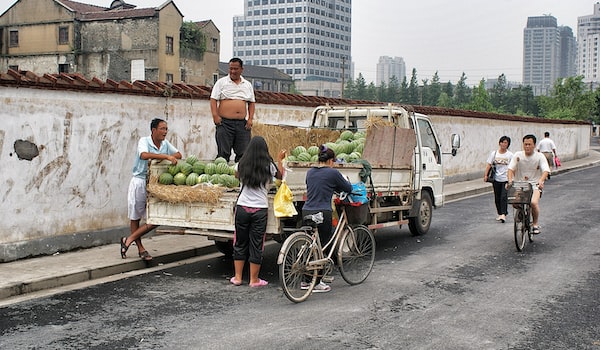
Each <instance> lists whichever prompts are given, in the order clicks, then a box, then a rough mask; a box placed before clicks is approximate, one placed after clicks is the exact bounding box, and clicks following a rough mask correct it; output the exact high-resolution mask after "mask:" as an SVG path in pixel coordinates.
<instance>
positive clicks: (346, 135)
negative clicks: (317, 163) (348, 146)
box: [340, 130, 354, 140]
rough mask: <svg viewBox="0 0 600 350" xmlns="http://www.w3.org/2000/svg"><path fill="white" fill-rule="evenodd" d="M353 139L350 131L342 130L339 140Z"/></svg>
mask: <svg viewBox="0 0 600 350" xmlns="http://www.w3.org/2000/svg"><path fill="white" fill-rule="evenodd" d="M353 138H354V133H352V131H350V130H344V131H342V133H341V134H340V139H342V140H352V139H353Z"/></svg>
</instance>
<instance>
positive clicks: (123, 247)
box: [121, 237, 129, 259]
mask: <svg viewBox="0 0 600 350" xmlns="http://www.w3.org/2000/svg"><path fill="white" fill-rule="evenodd" d="M127 249H129V247H128V246H127V238H126V237H121V259H125V258H127Z"/></svg>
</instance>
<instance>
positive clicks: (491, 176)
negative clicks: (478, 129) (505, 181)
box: [486, 152, 496, 182]
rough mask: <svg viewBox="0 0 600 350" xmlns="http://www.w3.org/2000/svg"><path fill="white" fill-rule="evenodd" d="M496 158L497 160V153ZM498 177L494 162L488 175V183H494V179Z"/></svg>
mask: <svg viewBox="0 0 600 350" xmlns="http://www.w3.org/2000/svg"><path fill="white" fill-rule="evenodd" d="M494 158H496V152H494ZM495 177H496V165H495V164H494V163H493V162H492V164H491V165H490V170H488V173H487V180H486V182H494V178H495Z"/></svg>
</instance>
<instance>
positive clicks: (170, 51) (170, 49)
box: [167, 36, 174, 55]
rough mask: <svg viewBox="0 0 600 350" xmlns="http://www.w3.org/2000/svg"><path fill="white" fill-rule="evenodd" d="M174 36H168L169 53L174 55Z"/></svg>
mask: <svg viewBox="0 0 600 350" xmlns="http://www.w3.org/2000/svg"><path fill="white" fill-rule="evenodd" d="M173 52H174V51H173V37H172V36H168V37H167V55H172V54H173Z"/></svg>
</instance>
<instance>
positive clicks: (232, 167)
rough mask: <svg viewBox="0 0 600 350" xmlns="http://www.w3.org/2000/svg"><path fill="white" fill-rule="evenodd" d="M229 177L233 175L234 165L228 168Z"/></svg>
mask: <svg viewBox="0 0 600 350" xmlns="http://www.w3.org/2000/svg"><path fill="white" fill-rule="evenodd" d="M229 175H235V165H232V166H230V167H229Z"/></svg>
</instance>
